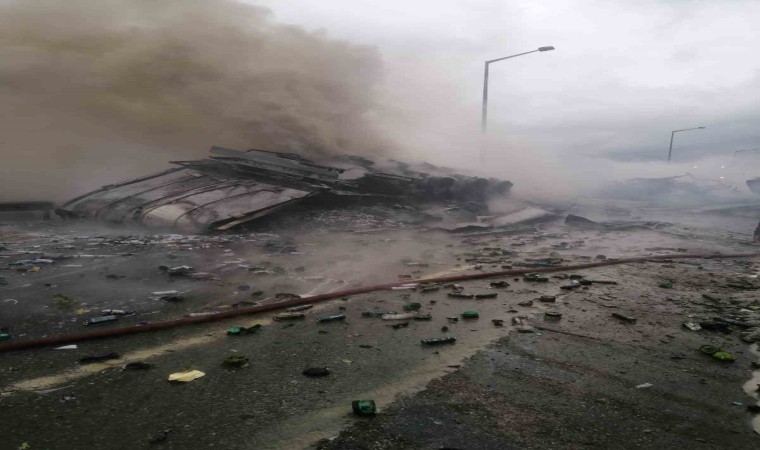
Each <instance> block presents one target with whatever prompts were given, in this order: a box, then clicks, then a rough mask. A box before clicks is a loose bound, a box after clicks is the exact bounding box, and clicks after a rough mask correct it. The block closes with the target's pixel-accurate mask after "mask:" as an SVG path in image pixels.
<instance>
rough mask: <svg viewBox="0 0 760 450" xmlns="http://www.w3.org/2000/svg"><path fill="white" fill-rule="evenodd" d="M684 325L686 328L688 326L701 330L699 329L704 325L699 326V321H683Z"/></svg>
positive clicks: (693, 329) (694, 329) (691, 328)
mask: <svg viewBox="0 0 760 450" xmlns="http://www.w3.org/2000/svg"><path fill="white" fill-rule="evenodd" d="M683 326H684V327H685V328H688V329H690V330H691V331H699V330H701V329H702V327H701V326H699V324H698V323H696V322H684V323H683Z"/></svg>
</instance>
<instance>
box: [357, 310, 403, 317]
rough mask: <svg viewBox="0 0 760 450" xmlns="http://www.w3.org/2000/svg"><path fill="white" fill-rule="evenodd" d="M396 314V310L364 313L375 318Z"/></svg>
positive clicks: (365, 315)
mask: <svg viewBox="0 0 760 450" xmlns="http://www.w3.org/2000/svg"><path fill="white" fill-rule="evenodd" d="M394 314H396V312H395V311H364V312H363V313H362V317H369V318H375V317H383V316H391V315H394Z"/></svg>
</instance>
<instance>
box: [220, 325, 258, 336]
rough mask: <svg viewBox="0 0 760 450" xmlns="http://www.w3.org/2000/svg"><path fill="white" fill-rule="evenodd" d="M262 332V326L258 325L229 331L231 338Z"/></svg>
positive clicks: (234, 328)
mask: <svg viewBox="0 0 760 450" xmlns="http://www.w3.org/2000/svg"><path fill="white" fill-rule="evenodd" d="M259 330H261V325H259V324H256V325H253V326H251V327H247V328H246V327H231V328H228V329H227V334H228V335H229V336H241V335H245V334H254V333H257V332H258V331H259Z"/></svg>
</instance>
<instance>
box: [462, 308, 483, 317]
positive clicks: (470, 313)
mask: <svg viewBox="0 0 760 450" xmlns="http://www.w3.org/2000/svg"><path fill="white" fill-rule="evenodd" d="M478 317H480V314H479V313H478V312H477V311H472V310H469V311H465V312H463V313H462V318H463V319H477V318H478Z"/></svg>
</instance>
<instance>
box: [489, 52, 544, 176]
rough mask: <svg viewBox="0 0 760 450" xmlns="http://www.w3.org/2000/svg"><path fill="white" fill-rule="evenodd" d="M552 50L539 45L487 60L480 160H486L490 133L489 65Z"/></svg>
mask: <svg viewBox="0 0 760 450" xmlns="http://www.w3.org/2000/svg"><path fill="white" fill-rule="evenodd" d="M550 50H554V47H552V46H551V45H549V46H546V47H539V48H538V49H536V50H531V51H529V52H525V53H518V54H516V55H511V56H505V57H503V58H496V59H489V60H488V61H486V62H485V70H484V71H483V110H482V113H481V116H480V131H481V133H482V134H483V142H482V145H481V147H480V162H481V163H483V162H485V158H486V134H487V133H488V66H489V64H491V63H495V62H497V61H503V60H505V59H509V58H515V57H517V56H522V55H527V54H529V53H535V52H548V51H550Z"/></svg>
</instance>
